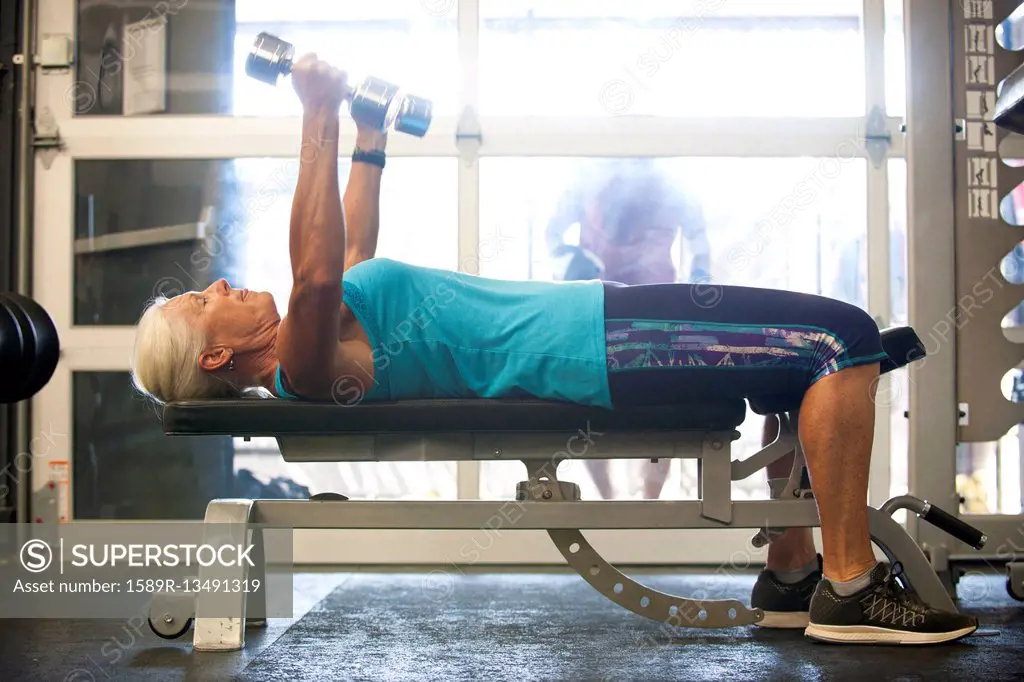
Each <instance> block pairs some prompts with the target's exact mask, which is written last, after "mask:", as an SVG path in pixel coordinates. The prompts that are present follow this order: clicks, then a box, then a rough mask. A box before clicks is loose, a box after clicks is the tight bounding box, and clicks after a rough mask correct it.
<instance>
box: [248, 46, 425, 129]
mask: <svg viewBox="0 0 1024 682" xmlns="http://www.w3.org/2000/svg"><path fill="white" fill-rule="evenodd" d="M313 58H314V59H315V55H314V56H313ZM294 59H295V47H294V46H293V45H292V44H291V43H288V42H286V41H284V40H281V39H280V38H278V37H276V36H272V35H270V34H269V33H260V34H259V35H258V36H257V37H256V43H255V44H254V45H253V48H252V50H251V51H250V52H249V57H248V59H246V62H245V72H246V73H247V74H248V75H249V76H251V77H252V78H255V79H256V80H259V81H262V82H264V83H267V84H269V85H276V84H277V80H278V78H280V77H281V76H287V75H289V74H292V75H293V77H294V75H295V67H296V66H298V63H297V62H295V61H294ZM303 59H305V57H304V58H303ZM339 73H340V72H339ZM300 96H301V93H300ZM346 100H347V101H348V102H349V109H350V111H351V113H352V118H353V119H355V121H356V122H357V123H361V124H362V125H363V126H366V127H370V128H374V129H376V130H379V131H382V132H384V131H387V130H391V129H394V130H397V131H398V132H400V133H407V134H409V135H415V136H417V137H423V136H424V135H426V134H427V130H428V129H429V128H430V122H431V119H432V118H433V105H432V104H431V102H430V101H429V100H426V99H423V98H422V97H417V96H415V95H406V94H404V93H403V92H402V91H401V90H400V89H399V88H398V86H396V85H393V84H391V83H388V82H386V81H383V80H381V79H379V78H374V77H372V76H371V77H368V78H367V79H366V80H364V81H363V82H362V83H361V84H360V85H359V86H358V87H356V88H351V87H349V86H348V80H347V78H345V80H344V89H343V92H342V96H341V100H340V101H339V102H338V107H339V108H340V107H341V102H343V101H346Z"/></svg>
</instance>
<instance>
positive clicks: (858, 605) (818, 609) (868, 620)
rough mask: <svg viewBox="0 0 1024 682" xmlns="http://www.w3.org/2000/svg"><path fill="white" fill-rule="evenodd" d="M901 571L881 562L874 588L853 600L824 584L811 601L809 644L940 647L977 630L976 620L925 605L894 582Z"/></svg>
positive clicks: (873, 579) (874, 576)
mask: <svg viewBox="0 0 1024 682" xmlns="http://www.w3.org/2000/svg"><path fill="white" fill-rule="evenodd" d="M902 572H903V566H902V565H901V564H900V563H899V562H896V563H894V564H893V566H892V569H891V570H890V569H889V567H888V566H886V565H885V564H883V563H879V564H878V565H877V566H875V568H874V569H872V571H871V583H870V584H869V585H868V586H867V587H865V588H864V589H863V590H861V591H860V592H857V593H855V594H852V595H850V596H849V597H840V596H839V595H838V594H836V592H835V590H834V589H833V588H832V584H831V583H830V582H829V581H828V580H822V581H821V582H820V583H819V584H818V588H817V589H816V590H815V591H814V597H813V598H812V599H811V614H810V616H811V617H810V623H809V624H808V626H807V630H805V631H804V634H806V635H807V636H808V637H810V638H811V639H816V640H819V641H822V642H838V643H842V644H939V643H941V642H952V641H955V640H957V639H960V638H961V637H966V636H967V635H969V634H971V633H972V632H974V631H975V630H977V629H978V619H977V618H975V617H974V616H965V615H963V614H959V613H951V612H948V611H939V610H937V609H933V608H931V607H930V606H927V605H926V604H924V602H922V601H921V600H920V598H918V597H917V595H915V594H913V593H911V592H908V591H907V590H906V589H904V588H903V586H902V585H900V584H899V583H898V582H896V578H898V577H899V576H900V574H901V573H902Z"/></svg>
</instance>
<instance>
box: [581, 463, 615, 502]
mask: <svg viewBox="0 0 1024 682" xmlns="http://www.w3.org/2000/svg"><path fill="white" fill-rule="evenodd" d="M583 461H584V463H586V465H587V471H588V472H589V473H590V479H591V480H592V481H593V482H594V485H595V486H597V492H598V493H599V494H600V495H601V499H602V500H611V499H614V497H615V490H614V489H613V488H612V481H611V477H609V475H608V470H609V469H610V468H611V462H609V461H608V460H606V459H585V460H583Z"/></svg>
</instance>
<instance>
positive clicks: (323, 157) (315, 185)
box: [277, 55, 347, 397]
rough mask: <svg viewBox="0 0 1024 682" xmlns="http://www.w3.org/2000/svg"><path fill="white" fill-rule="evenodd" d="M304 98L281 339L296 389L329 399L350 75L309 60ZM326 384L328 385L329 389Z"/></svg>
mask: <svg viewBox="0 0 1024 682" xmlns="http://www.w3.org/2000/svg"><path fill="white" fill-rule="evenodd" d="M292 82H293V85H294V86H295V90H296V92H297V93H298V95H299V98H300V99H301V100H302V106H303V116H302V148H301V150H300V152H299V157H300V158H299V177H298V183H297V186H296V188H295V197H294V199H293V201H292V214H291V225H290V236H289V251H290V255H291V265H292V292H291V297H290V300H289V304H288V314H287V316H286V317H285V319H284V320H283V321H282V324H281V328H280V331H279V333H278V342H277V353H278V360H279V361H280V362H281V365H282V366H283V367H284V368H285V369H286V370H287V378H288V380H289V381H290V385H291V388H292V389H293V390H294V391H296V392H298V393H300V394H302V395H305V396H307V397H317V396H320V395H323V394H324V393H325V392H326V393H327V394H328V395H329V393H330V386H331V382H332V381H333V377H336V376H337V370H338V363H339V362H340V357H339V353H338V331H339V326H340V319H341V293H342V281H341V280H342V273H343V272H344V269H345V253H346V248H345V244H346V239H345V215H344V212H343V211H342V203H341V191H340V189H339V186H338V132H339V128H340V122H339V115H340V114H339V111H340V109H341V103H342V100H343V97H344V94H345V92H346V88H347V82H346V77H345V74H344V73H342V72H341V71H339V70H338V69H336V68H334V67H332V66H330V65H329V64H327V63H325V62H322V61H320V60H318V59H317V58H316V55H307V56H305V57H303V58H302V59H300V60H299V61H297V62H296V63H295V65H294V67H293V68H292ZM324 382H326V386H324V385H321V384H322V383H324Z"/></svg>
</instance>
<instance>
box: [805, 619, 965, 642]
mask: <svg viewBox="0 0 1024 682" xmlns="http://www.w3.org/2000/svg"><path fill="white" fill-rule="evenodd" d="M977 629H978V627H977V626H975V625H972V626H971V627H966V628H961V629H959V630H951V631H950V632H906V631H903V630H888V629H886V628H879V627H873V626H870V625H815V624H814V623H811V624H810V625H808V626H807V629H806V630H805V631H804V634H805V635H806V636H807V637H810V638H811V639H816V640H819V641H821V642H834V643H839V644H942V643H944V642H953V641H956V640H958V639H960V638H961V637H966V636H967V635H969V634H971V633H972V632H974V631H975V630H977Z"/></svg>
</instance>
